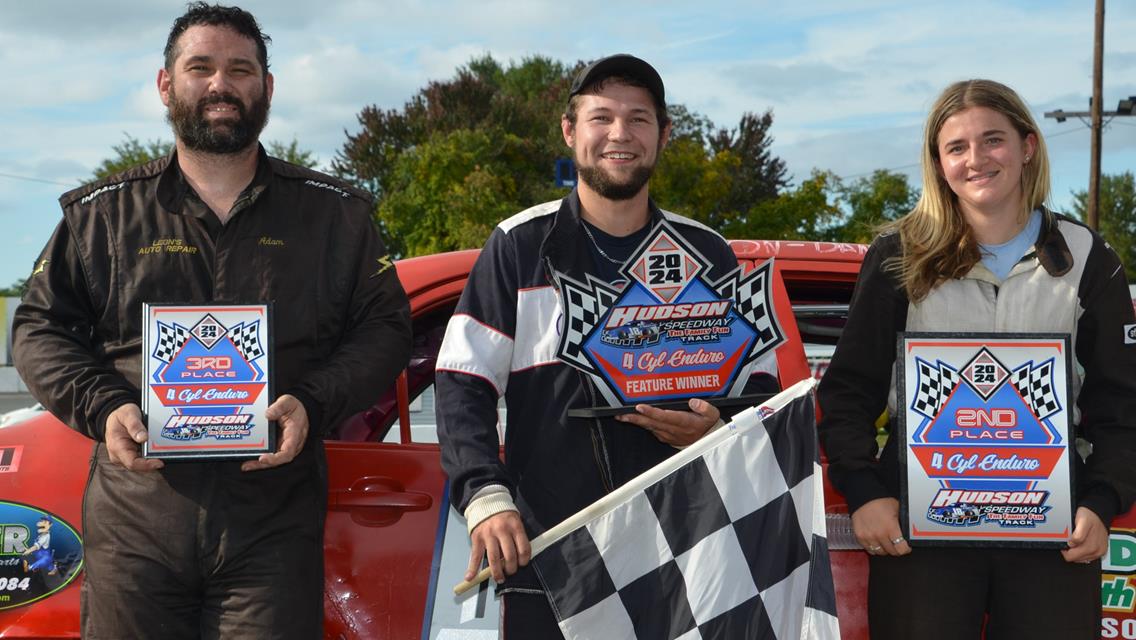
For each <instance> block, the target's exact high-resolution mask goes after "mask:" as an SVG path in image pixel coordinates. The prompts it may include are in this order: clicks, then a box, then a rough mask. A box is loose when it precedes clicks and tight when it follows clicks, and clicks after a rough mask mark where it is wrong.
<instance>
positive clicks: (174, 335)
mask: <svg viewBox="0 0 1136 640" xmlns="http://www.w3.org/2000/svg"><path fill="white" fill-rule="evenodd" d="M188 339H189V331H187V330H186V329H185V327H182V326H179V325H176V324H175V325H168V324H166V323H164V322H159V323H158V344H157V345H155V346H154V357H155V358H157V359H158V360H161V361H162V362H166V363H168V362H169V361H170V360H173V359H174V356H175V355H177V352H178V351H180V350H181V346H182V345H183V344H185V341H186V340H188Z"/></svg>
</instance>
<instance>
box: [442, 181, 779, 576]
mask: <svg viewBox="0 0 1136 640" xmlns="http://www.w3.org/2000/svg"><path fill="white" fill-rule="evenodd" d="M650 211H651V219H652V224H654V223H655V222H657V221H658V220H662V219H666V220H667V221H668V222H669V223H670V224H671V225H672V226H673V227H674V228H675V229H676V230H677V231H678V233H681V234H682V235H683V237H684V238H685V239H686V240H687V241H688V242H689V243H690V244H691V245H692V246H693V247H694V248H695V249H697V250H698V251H699V252H700V253H701V254H702V255H703V256H704V257H705V258H706V259H707V260H708V261H709V262H710V263H711V264H712V266H713V268H712V269H711V270H710V271H709V273H708V274H707V275H706V277H707V279H708V280H710V281H714V280H716V279H718V278H720V277H721V276H723V275H725V274H726V273H729V272H730V271H732V270H733V269H735V268H736V267H737V258H736V257H735V256H734V254H733V252H732V251H731V250H730V248H729V246H728V245H727V244H726V242H725V241H724V240H723V238H722V237H721V236H720V235H718V234H717V233H715V232H714V231H712V230H710V229H709V228H707V227H705V226H703V225H701V224H700V223H697V222H695V221H692V220H689V219H687V218H684V217H682V216H678V215H676V214H673V213H669V212H664V211H662V210H660V209H658V207H656V206H655V205H654V203H651V204H650ZM581 224H582V223H581V221H580V209H579V197H578V195H577V194H576V192H574V191H573V192H572V193H571V194H569V196H568V197H566V198H564V199H563V200H558V201H553V202H549V203H545V204H543V205H538V206H536V207H533V208H531V209H528V210H526V211H523V212H521V213H519V214H517V215H515V216H513V217H512V218H510V219H508V220H506V221H504V222H502V223H501V224H500V225H498V227H497V228H496V229H495V230H494V231H493V233H492V235H491V236H490V238H489V240H488V242H487V243H486V245H485V248H484V249H483V250H482V252H481V255H480V256H479V257H478V260H477V262H476V264H475V265H474V267H473V270H472V272H471V273H470V277H469V281H468V283H467V284H466V287H465V290H464V291H463V293H462V297H461V300H460V301H459V302H458V306H457V309H456V311H455V312H454V316H453V317H452V318H451V320H450V324H449V325H448V327H447V329H446V337H445V340H444V341H443V344H442V348H441V351H440V353H439V355H438V363H437V371H436V373H437V375H436V385H437V395H436V412H437V422H438V436H439V440H440V442H441V444H442V467H443V468H444V469H445V471H446V473H447V474H448V476H449V481H450V498H451V501H452V502H453V504H454V506H455V507H457V508H458V509H459V510H460V511H462V512H464V511H465V508H466V507H467V506H468V505H469V502H470V500H471V499H472V498H473V496H474V495H475V494H476V493H477V492H478V490H480V489H482V488H484V487H486V486H489V485H501V486H504V487H506V488H507V489H508V490H509V492H510V494H511V495H512V497H513V501H514V502H515V504H516V505H517V508H518V509H519V511H520V514H521V517H522V519H523V521H524V523H525V527H526V530H527V532H528V534H529V536H530V537H535V536H536V535H539V534H540V533H542V532H544V531H545V530H547V529H548V528H550V527H552V526H555V525H556V524H558V523H560V522H561V521H563V520H564V519H566V518H567V517H568V516H571V515H572V514H574V513H575V512H577V511H579V510H580V509H582V508H583V507H586V506H587V505H589V504H591V503H592V502H594V501H596V500H597V499H599V498H601V497H603V496H604V495H605V494H606V493H608V492H610V491H611V490H612V489H613V488H615V487H618V486H620V485H622V484H624V483H625V482H627V481H628V480H630V479H631V478H633V477H635V476H636V475H638V474H639V473H641V472H643V471H645V470H647V469H649V468H651V467H652V466H654V465H656V464H658V463H659V462H661V461H662V460H664V459H666V458H667V457H669V456H671V455H673V454H674V453H675V451H676V449H675V448H674V447H671V446H670V445H667V444H664V443H662V442H660V441H659V440H658V439H656V438H655V437H654V436H653V435H652V434H651V433H650V432H648V431H647V430H645V429H641V428H639V427H636V426H634V425H628V424H624V423H620V422H617V421H616V420H614V419H611V418H606V419H596V418H571V417H568V415H567V412H568V410H569V409H573V408H578V407H581V408H582V407H595V406H604V405H606V402H605V401H604V399H603V398H602V397H601V396H600V393H599V392H598V391H597V389H596V388H595V386H594V384H593V382H592V380H591V378H590V377H589V376H588V375H587V374H585V373H583V372H580V371H579V370H577V369H574V368H573V367H570V366H568V365H566V364H564V363H562V362H560V361H559V360H557V358H556V346H557V339H558V336H559V332H560V331H561V325H562V318H561V306H560V302H559V298H560V295H559V293H558V292H557V290H556V287H555V284H554V283H555V282H556V281H555V279H554V277H553V273H554V272H559V273H563V274H566V275H568V276H570V277H572V278H573V279H575V280H577V281H579V282H586V274H587V273H589V272H590V273H595V271H596V268H595V266H594V263H593V257H592V254H591V252H590V251H589V248H588V245H587V243H588V242H589V240H588V238H587V236H586V235H585V234H584V232H583V231H582V229H581ZM755 377H756V376H755ZM761 377H762V378H764V379H765V382H766V386H767V387H769V388H761V389H757V388H753V387H747V391H750V390H753V391H769V390H772V389H773V388H774V387H776V381H775V379H774V378H772V377H771V376H768V375H766V376H761ZM502 395H503V396H504V398H505V405H506V420H507V428H506V431H505V459H504V462H502V461H501V460H500V459H499V457H498V450H499V449H498V447H499V438H498V416H497V402H498V398H499V397H500V396H502ZM517 588H521V589H539V585H538V584H537V583H536V581H535V579H534V576H532V573H531V571H528V570H522V571H520V572H519V573H517V574H516V575H514V576H513V577H511V578H510V579H509V580H508V581H506V583H505V585H503V586H502V589H499V591H501V590H509V589H517Z"/></svg>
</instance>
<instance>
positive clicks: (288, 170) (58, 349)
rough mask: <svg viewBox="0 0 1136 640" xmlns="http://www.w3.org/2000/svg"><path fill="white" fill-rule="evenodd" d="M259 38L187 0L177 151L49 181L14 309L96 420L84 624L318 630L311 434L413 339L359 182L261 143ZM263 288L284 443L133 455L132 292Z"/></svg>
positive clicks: (315, 444) (267, 88)
mask: <svg viewBox="0 0 1136 640" xmlns="http://www.w3.org/2000/svg"><path fill="white" fill-rule="evenodd" d="M266 41H268V37H267V36H265V35H264V34H263V33H261V31H260V27H259V25H258V24H257V22H256V20H255V18H253V16H252V15H250V14H249V13H247V12H245V11H243V10H241V9H239V8H235V7H222V6H213V5H207V4H204V3H194V4H191V5H190V6H189V8H188V11H187V12H186V13H185V15H183V16H181V17H180V18H178V19H177V21H175V23H174V25H173V28H172V30H171V31H170V35H169V39H168V41H167V43H166V49H165V66H164V68H163V69H161V70H160V71H159V72H158V78H157V85H158V93H159V95H160V96H161V99H162V102H163V103H164V104H165V105H166V106H167V107H168V110H169V116H168V117H169V121H170V123H171V125H172V127H173V130H174V133H175V135H176V145H175V149H174V151H173V153H171V155H170V156H169V157H166V158H162V159H160V160H156V161H154V162H151V163H148V164H145V165H143V166H139V167H136V168H133V169H130V170H128V171H126V172H124V173H121V174H119V175H116V176H114V177H111V178H108V179H106V180H104V181H102V182H99V183H96V184H92V185H89V186H86V187H83V188H80V189H77V190H75V191H72V192H70V193H68V194H65V195H64V196H63V197H62V198H61V200H60V202H61V204H62V207H63V221H62V222H61V223H60V225H59V227H58V228H57V229H56V231H55V234H54V236H53V237H52V238H51V240H50V241H49V242H48V245H47V247H46V248H45V249H44V251H43V253H42V254H41V256H40V259H39V261H38V262H37V266H36V269H35V272H34V274H33V275H32V277H31V278H30V279H29V290H28V292H27V294H26V295H25V296H24V298H23V302H22V304H21V306H20V307H19V309H18V310H17V312H16V316H15V322H14V348H13V353H14V355H15V359H16V364H17V367H18V369H19V372H20V374H21V376H22V377H23V379H24V380H25V381H26V382H27V383H28V386H29V387H30V389H31V390H32V392H33V393H34V394H35V395H36V397H37V398H38V399H39V400H40V401H41V402H43V404H44V405H45V406H46V407H47V408H48V409H49V410H51V411H52V412H53V413H54V414H55V415H56V416H58V417H59V418H60V419H61V420H62V421H63V422H65V423H67V424H69V425H70V426H71V427H73V428H74V429H76V430H78V431H79V432H81V433H83V434H85V435H86V436H88V437H90V438H92V439H94V440H95V447H94V455H93V458H92V461H91V472H90V476H89V481H88V485H87V489H86V494H85V496H84V500H83V524H84V563H85V569H86V579H85V581H84V584H83V591H82V626H83V636H84V637H86V638H163V639H172V638H201V637H206V638H217V637H224V638H313V637H319V636H320V635H321V632H322V626H323V625H322V623H323V599H322V596H323V518H324V512H325V507H326V498H327V484H326V482H327V473H326V463H325V459H324V451H323V445H322V437H323V436H324V435H325V434H326V433H327V431H328V429H329V428H330V427H332V426H334V425H336V424H338V423H339V422H340V421H341V420H343V419H344V418H346V417H347V416H349V415H351V414H352V413H355V412H357V411H359V410H361V409H363V408H365V407H366V406H368V405H369V404H370V403H371V402H372V401H373V400H374V399H375V397H376V395H377V394H378V393H379V392H381V391H382V390H383V389H384V388H385V387H386V386H387V385H388V384H389V383H390V381H391V380H393V378H394V377H395V376H396V375H397V374H398V372H399V371H400V370H401V369H402V368H404V367H405V365H406V362H407V360H408V357H409V352H410V327H409V312H408V307H407V300H406V295H405V293H404V292H403V290H402V287H401V285H400V284H399V282H398V278H397V276H396V274H395V271H394V269H393V268H392V265H391V263H390V260H389V258H388V256H387V255H386V250H385V249H384V248H383V245H382V242H381V241H380V240H379V237H378V234H377V233H376V230H375V228H374V226H373V224H372V223H371V219H370V212H371V208H372V207H371V200H370V198H369V197H368V196H367V195H366V194H365V193H363V192H361V191H358V190H356V189H353V188H352V187H350V186H348V185H346V184H344V183H342V182H339V181H337V180H336V179H334V178H331V177H329V176H326V175H323V174H320V173H317V172H314V171H310V170H308V169H305V168H302V167H297V166H294V165H290V164H288V163H286V162H283V161H281V160H278V159H275V158H270V157H268V156H267V155H266V154H265V152H264V149H263V148H262V147H261V146H260V144H259V143H258V137H259V135H260V132H261V130H262V129H263V128H264V125H265V122H266V119H267V116H268V110H269V103H270V101H271V99H272V91H273V78H272V75H271V74H269V73H268V56H267V48H266ZM268 301H271V302H273V304H274V310H275V318H274V321H275V323H274V325H273V334H272V335H273V339H274V344H273V348H274V355H275V357H274V361H273V367H274V374H275V378H274V383H275V389H276V390H277V391H278V392H279V395H277V397H275V398H274V399H272V402H271V404H270V406H269V407H268V409H267V411H266V414H265V417H266V418H268V419H269V420H273V421H275V422H276V424H277V428H278V429H279V438H278V441H279V447H278V450H277V451H275V452H271V453H266V454H264V455H261V456H259V458H257V459H252V460H245V461H243V462H242V461H239V460H237V461H229V460H195V461H178V462H171V463H169V464H163V462H162V461H161V460H157V459H147V458H143V457H141V456H140V449H139V445H140V443H142V442H144V441H145V440H146V438H147V433H146V428H145V426H144V424H143V422H142V417H141V413H140V409H139V402H140V391H139V389H140V385H141V376H142V365H143V353H142V350H143V348H144V347H143V343H142V337H141V332H142V320H143V317H142V305H143V303H159V304H160V303H177V302H180V303H204V304H210V303H216V304H225V303H262V302H268Z"/></svg>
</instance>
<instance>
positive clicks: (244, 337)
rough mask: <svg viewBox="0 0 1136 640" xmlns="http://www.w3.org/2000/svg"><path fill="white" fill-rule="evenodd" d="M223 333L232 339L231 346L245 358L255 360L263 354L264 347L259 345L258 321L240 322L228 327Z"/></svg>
mask: <svg viewBox="0 0 1136 640" xmlns="http://www.w3.org/2000/svg"><path fill="white" fill-rule="evenodd" d="M225 335H227V336H228V337H229V340H232V342H233V346H235V347H236V348H237V351H239V352H240V353H241V355H242V356H243V357H244V359H245V360H250V361H251V360H256V359H257V358H259V357H260V356H262V355H264V348H263V347H261V346H260V321H259V320H257V321H255V322H242V323H240V324H237V325H234V326H232V327H229V330H228V331H226V332H225Z"/></svg>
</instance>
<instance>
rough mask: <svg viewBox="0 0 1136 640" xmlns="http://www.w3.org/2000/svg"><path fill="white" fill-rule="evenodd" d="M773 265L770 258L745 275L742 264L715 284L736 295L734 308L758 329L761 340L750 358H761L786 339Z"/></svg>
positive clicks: (722, 293)
mask: <svg viewBox="0 0 1136 640" xmlns="http://www.w3.org/2000/svg"><path fill="white" fill-rule="evenodd" d="M772 269H773V261H772V260H767V261H766V262H765V263H764V264H762V265H761V266H760V267H758V268H756V269H754V270H752V271H750V272H749V273H747V274H745V275H742V270H741V269H740V268H739V269H737V270H735V271H732V272H730V273H729V274H728V275H726V277H724V278H722V280H720V281H718V282H717V283H715V285H714V287H715V289H717V291H718V295H720V296H722V297H723V298H725V299H727V300H731V299H732V300H733V301H734V309H735V310H736V311H737V312H738V313H739V314H741V316H742V317H744V318H745V319H746V320H748V321H749V323H750V324H752V325H753V328H754V329H756V330H757V340H755V341H754V344H753V348H752V349H750V352H749V357H748V358H747V360H754V359H757V358H759V357H761V355H762V354H764V353H765V352H767V351H769V350H770V349H773V348H775V347H777V346H778V345H779V344H781V343H782V342H784V341H785V333H784V332H783V331H782V330H781V325H780V324H779V323H778V322H777V314H775V313H773V288H772V287H771V286H770V283H771V281H772V278H771V273H772Z"/></svg>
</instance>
